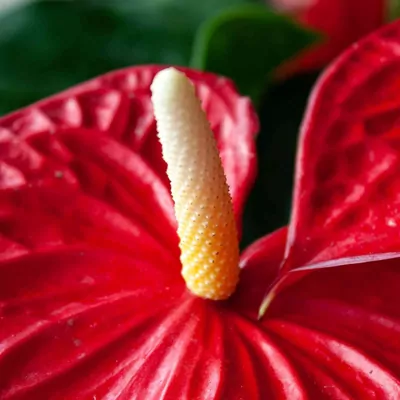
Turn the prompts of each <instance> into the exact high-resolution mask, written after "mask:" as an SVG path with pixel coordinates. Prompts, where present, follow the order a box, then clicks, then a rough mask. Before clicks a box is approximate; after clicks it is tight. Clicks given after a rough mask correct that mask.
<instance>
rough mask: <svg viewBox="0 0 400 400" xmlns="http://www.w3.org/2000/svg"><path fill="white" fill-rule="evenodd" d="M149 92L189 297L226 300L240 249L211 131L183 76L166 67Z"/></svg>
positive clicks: (234, 279)
mask: <svg viewBox="0 0 400 400" xmlns="http://www.w3.org/2000/svg"><path fill="white" fill-rule="evenodd" d="M151 88H152V93H153V95H152V101H153V106H154V114H155V117H156V120H157V130H158V136H159V139H160V142H161V145H162V151H163V157H164V159H165V161H166V162H167V165H168V168H167V173H168V177H169V179H170V181H171V192H172V197H173V200H174V203H175V215H176V219H177V221H178V234H179V238H180V249H181V262H182V275H183V277H184V279H185V281H186V285H187V287H188V288H189V290H190V291H191V292H192V293H194V294H196V295H198V296H200V297H204V298H208V299H212V300H223V299H226V298H228V297H229V296H230V295H231V294H232V293H233V291H234V290H235V287H236V284H237V282H238V276H239V248H238V236H237V230H236V225H235V220H234V215H233V208H232V201H231V197H230V194H229V188H228V185H227V182H226V177H225V174H224V171H223V168H222V164H221V160H220V157H219V152H218V149H217V146H216V142H215V139H214V135H213V132H212V131H211V128H210V125H209V122H208V120H207V118H206V115H205V113H204V111H203V110H202V108H201V104H200V101H199V100H198V98H197V97H196V95H195V92H194V87H193V85H192V84H191V82H190V81H189V80H188V79H187V78H186V77H185V75H184V74H182V73H181V72H178V71H177V70H176V69H174V68H168V69H165V70H163V71H161V72H159V73H158V74H157V75H156V77H155V78H154V81H153V84H152V87H151Z"/></svg>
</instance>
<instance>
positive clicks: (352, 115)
mask: <svg viewBox="0 0 400 400" xmlns="http://www.w3.org/2000/svg"><path fill="white" fill-rule="evenodd" d="M399 48H400V23H398V24H394V25H392V26H388V27H386V28H384V29H383V30H382V31H380V32H378V33H376V34H374V35H372V36H370V37H369V38H367V39H365V40H364V41H362V42H361V43H360V44H358V45H357V46H354V47H353V48H352V49H351V50H349V51H348V52H347V53H346V54H345V55H343V56H342V57H341V59H340V60H339V61H338V62H337V63H336V64H335V65H333V66H332V67H331V69H330V70H329V71H328V72H327V73H326V74H325V76H324V77H323V78H322V79H321V81H320V82H319V84H318V86H317V88H316V89H315V92H314V94H313V96H312V98H311V102H310V106H309V109H308V111H307V115H306V118H305V122H304V125H303V128H302V133H301V140H300V148H299V156H298V165H297V176H296V188H295V195H294V205H293V217H292V221H291V224H290V226H289V231H287V230H286V228H283V229H281V230H278V231H277V232H275V233H273V234H271V235H269V236H266V237H264V238H262V239H260V240H259V241H258V242H256V243H255V244H253V245H252V246H250V247H249V248H248V249H247V250H245V252H244V253H243V254H242V257H241V266H242V268H243V270H242V273H241V280H240V284H239V287H238V289H237V292H236V293H235V294H234V295H233V297H232V298H231V299H229V300H228V301H225V302H211V301H206V300H203V299H200V298H196V297H194V296H193V295H191V294H190V293H188V291H187V290H186V288H185V285H184V282H183V280H182V278H181V276H180V263H179V253H178V250H177V249H178V246H177V240H178V239H177V236H176V233H175V221H174V218H173V210H172V202H171V198H170V195H169V191H168V184H167V180H166V177H165V172H164V171H165V165H164V163H163V162H162V159H161V157H160V148H159V145H158V142H157V139H156V134H155V124H154V118H153V114H152V110H151V105H150V100H149V95H150V93H149V86H150V83H151V80H152V78H153V77H154V75H155V73H156V72H157V71H158V70H160V69H161V67H140V68H133V69H127V70H124V71H119V72H115V73H112V74H109V75H106V76H104V77H101V78H99V79H96V80H94V81H92V82H89V83H87V84H84V85H82V86H80V87H78V88H76V89H72V90H70V91H68V92H66V93H63V94H61V95H59V96H56V97H54V98H51V99H49V100H45V101H43V102H41V103H38V104H36V105H33V106H32V107H30V108H27V109H25V110H22V111H19V112H17V113H14V114H12V115H11V116H8V117H5V118H3V119H1V120H0V126H1V127H2V128H1V131H0V132H1V146H0V151H1V160H2V165H1V169H0V171H1V174H2V175H1V179H0V182H1V191H0V229H1V230H0V232H1V234H2V236H1V243H2V247H3V249H4V250H3V252H2V261H1V263H0V307H1V308H0V310H1V311H0V312H1V314H0V372H1V373H0V399H146V400H147V399H150V400H159V399H210V400H211V399H223V400H225V399H227V400H230V399H235V400H236V399H260V400H263V399H349V400H350V399H393V400H394V399H399V398H400V380H399V377H400V340H399V337H400V309H399V307H398V304H399V302H400V260H399V255H400V253H398V247H399V244H398V243H399V239H398V237H399V232H398V228H397V223H398V222H399V223H400V214H399V213H398V212H397V198H398V195H397V187H398V183H397V182H398V179H397V174H396V172H397V168H398V165H399V161H398V159H399V157H400V150H399V147H398V146H397V141H398V139H397V138H400V130H398V129H397V121H398V120H400V113H398V112H397V103H398V102H400V97H399V96H398V93H397V82H398V80H399V79H400V78H398V76H400V52H399V51H398V49H399ZM184 72H185V73H186V74H187V75H188V76H189V78H190V79H192V81H193V82H194V84H195V86H196V88H197V91H198V93H199V95H200V97H201V98H202V100H203V106H204V108H205V109H206V111H207V114H208V117H209V119H210V121H211V124H212V127H213V129H214V132H215V134H216V138H217V141H218V145H219V148H220V150H221V154H222V158H223V163H224V167H225V169H226V172H227V176H228V181H229V183H230V185H231V189H232V194H233V200H234V207H235V212H236V215H237V218H238V219H239V218H240V214H241V210H242V205H243V202H244V199H245V196H246V194H247V192H248V190H249V187H250V184H251V180H252V179H253V175H254V162H255V156H254V134H255V132H256V130H257V123H256V118H255V114H254V112H253V110H252V108H251V106H250V104H249V102H248V100H246V99H243V98H240V97H239V96H238V95H237V94H236V93H235V91H234V88H233V87H232V85H231V84H230V83H229V81H227V80H225V79H223V78H218V77H216V76H213V75H209V74H202V73H198V72H194V71H190V70H184ZM397 99H399V100H397ZM396 115H399V119H398V118H396ZM372 132H373V133H372ZM354 161H356V162H354ZM340 187H341V188H342V189H338V188H340ZM288 232H289V233H288ZM328 267H331V268H328ZM268 287H271V288H272V289H271V291H269V292H268V293H267V294H268V296H269V298H270V299H271V298H272V302H271V303H270V304H269V308H268V309H267V312H266V314H265V315H264V317H263V319H261V320H257V313H258V308H259V306H260V304H261V302H262V300H263V298H264V295H265V293H266V290H267V288H268ZM271 294H272V296H271Z"/></svg>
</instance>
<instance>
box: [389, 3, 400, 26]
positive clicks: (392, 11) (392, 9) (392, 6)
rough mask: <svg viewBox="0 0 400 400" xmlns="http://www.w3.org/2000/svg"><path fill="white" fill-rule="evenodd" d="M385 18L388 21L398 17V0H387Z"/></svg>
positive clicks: (399, 4) (399, 10)
mask: <svg viewBox="0 0 400 400" xmlns="http://www.w3.org/2000/svg"><path fill="white" fill-rule="evenodd" d="M387 11H388V12H387V19H388V20H389V21H391V20H395V19H397V18H399V17H400V0H389V1H388V7H387Z"/></svg>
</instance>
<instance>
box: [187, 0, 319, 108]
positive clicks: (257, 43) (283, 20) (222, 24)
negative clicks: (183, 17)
mask: <svg viewBox="0 0 400 400" xmlns="http://www.w3.org/2000/svg"><path fill="white" fill-rule="evenodd" d="M317 38H318V36H317V34H316V33H314V32H311V31H307V30H305V29H304V28H301V27H300V26H299V25H296V24H294V23H293V21H292V20H290V19H289V18H287V17H285V16H283V15H279V14H276V13H275V12H273V11H271V10H269V9H267V8H266V7H265V6H261V5H255V4H254V5H240V6H236V7H233V8H229V9H227V10H224V11H222V12H221V13H219V14H217V15H216V16H215V17H212V18H210V19H209V20H207V21H206V23H204V24H203V26H202V27H201V29H200V30H199V31H198V34H197V39H196V42H195V46H194V50H193V60H192V66H193V67H195V68H199V69H204V70H206V71H212V72H215V73H217V74H221V75H225V76H229V77H230V78H232V79H233V80H234V81H235V83H236V85H237V86H238V89H239V91H240V92H241V93H243V94H246V95H248V96H250V97H251V98H252V100H253V102H254V103H255V104H257V105H258V103H259V100H260V97H261V95H262V94H263V91H264V90H265V87H266V85H267V83H268V80H269V78H270V77H271V74H272V73H273V72H275V71H276V69H277V67H278V66H279V65H281V64H282V62H283V61H285V60H287V59H288V58H290V57H293V56H294V55H295V54H297V53H299V52H300V51H301V50H303V49H304V48H306V47H308V46H310V45H311V44H313V43H314V42H315V40H316V39H317Z"/></svg>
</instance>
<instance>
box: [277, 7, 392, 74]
mask: <svg viewBox="0 0 400 400" xmlns="http://www.w3.org/2000/svg"><path fill="white" fill-rule="evenodd" d="M272 3H273V5H274V7H276V9H277V10H280V11H282V12H284V13H286V14H288V15H290V16H291V17H293V18H294V19H295V20H297V21H298V22H299V23H300V24H302V25H304V26H305V27H308V28H312V29H313V30H315V31H316V32H319V33H321V34H322V37H321V39H320V40H321V42H320V43H318V44H317V45H315V46H313V47H312V48H311V49H309V50H306V51H304V52H303V53H302V54H301V55H300V56H299V57H296V58H295V59H294V60H291V61H290V62H288V63H285V64H284V66H283V67H282V69H281V70H280V71H279V73H280V74H281V75H291V74H293V73H296V72H305V71H310V70H317V69H321V68H323V67H324V66H325V65H326V64H328V63H329V62H330V61H332V60H333V59H334V58H335V57H336V56H337V55H339V54H340V53H341V52H342V51H343V50H344V49H346V48H347V47H348V46H350V45H351V44H352V43H354V42H355V41H357V40H358V39H360V38H361V37H363V36H365V35H366V34H368V33H370V32H372V31H373V30H375V29H377V28H378V27H379V26H381V25H383V23H384V22H385V17H386V14H387V8H388V4H387V3H388V1H387V0H350V1H349V0H272Z"/></svg>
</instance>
